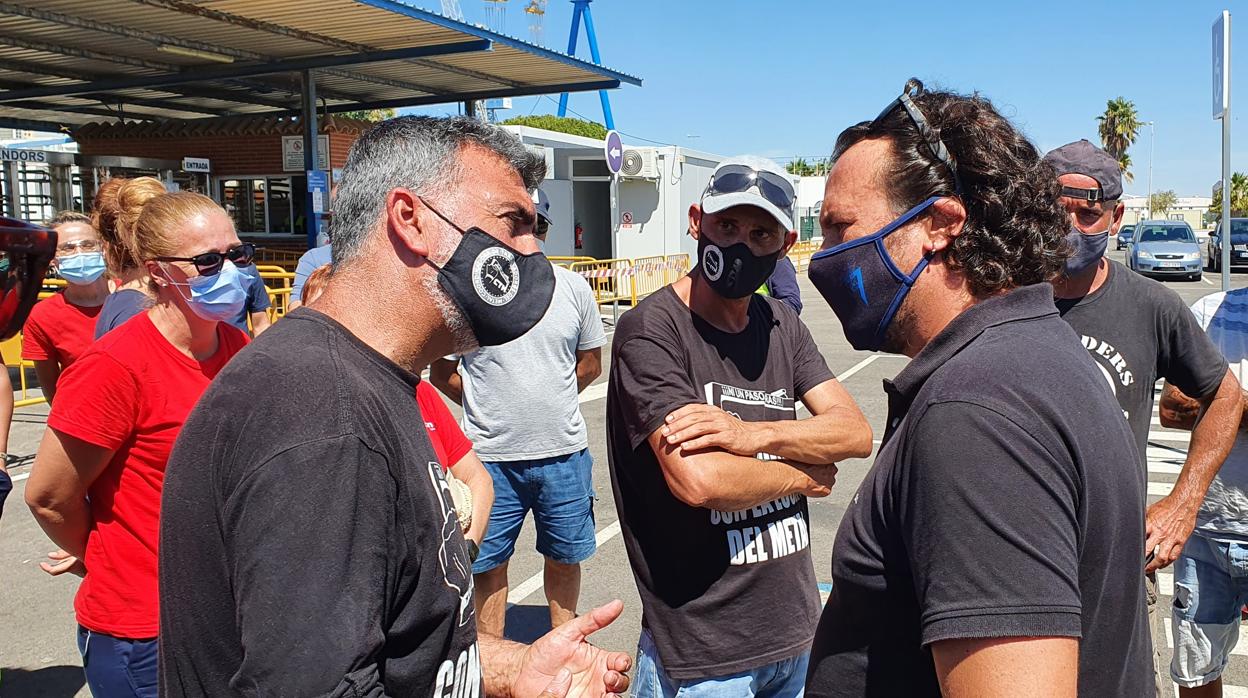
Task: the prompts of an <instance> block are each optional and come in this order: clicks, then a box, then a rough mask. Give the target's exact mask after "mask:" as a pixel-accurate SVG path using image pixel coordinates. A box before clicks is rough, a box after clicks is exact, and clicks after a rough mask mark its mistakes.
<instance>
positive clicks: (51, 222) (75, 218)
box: [43, 211, 95, 228]
mask: <svg viewBox="0 0 1248 698" xmlns="http://www.w3.org/2000/svg"><path fill="white" fill-rule="evenodd" d="M66 223H88V224H90V223H91V216H88V215H87V214H85V213H79V212H77V211H57V212H56V215H55V216H52V217H51V218H49V219H48V220H46V221H44V222H43V227H45V228H55V227H56V226H58V225H65V224H66ZM92 227H95V226H94V225H92Z"/></svg>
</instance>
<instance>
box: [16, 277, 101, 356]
mask: <svg viewBox="0 0 1248 698" xmlns="http://www.w3.org/2000/svg"><path fill="white" fill-rule="evenodd" d="M103 307H104V306H102V305H97V306H95V307H94V308H88V307H84V306H81V305H74V304H73V303H70V302H69V301H67V300H65V294H64V293H58V294H56V295H55V296H51V297H49V298H44V299H43V300H41V301H39V302H38V303H36V304H35V307H33V308H31V309H30V317H28V318H26V326H25V327H23V328H22V358H23V359H26V360H27V361H43V360H46V359H52V360H53V361H55V362H57V363H58V364H60V366H61V368H62V369H65V368H68V367H69V365H70V364H72V363H74V362H75V361H77V360H78V357H79V356H82V353H83V352H84V351H86V350H87V347H89V346H91V342H93V341H95V318H96V317H97V316H98V315H99V314H100V309H101V308H103Z"/></svg>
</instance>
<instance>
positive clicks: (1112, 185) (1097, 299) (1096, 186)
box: [1044, 140, 1243, 696]
mask: <svg viewBox="0 0 1248 698" xmlns="http://www.w3.org/2000/svg"><path fill="white" fill-rule="evenodd" d="M1044 160H1045V162H1047V163H1049V164H1050V165H1052V166H1053V169H1054V170H1055V174H1056V175H1057V181H1058V183H1059V184H1060V185H1061V193H1060V194H1061V199H1060V201H1061V204H1062V206H1063V207H1064V208H1065V210H1066V211H1067V213H1068V214H1069V216H1070V225H1069V230H1070V232H1069V233H1068V235H1067V239H1068V241H1069V245H1070V248H1071V255H1070V258H1069V259H1067V260H1066V264H1065V268H1064V269H1063V271H1062V274H1061V275H1060V276H1058V277H1057V278H1056V279H1055V280H1054V282H1053V287H1054V289H1055V291H1056V294H1057V307H1058V310H1059V311H1060V312H1061V314H1062V317H1063V318H1065V319H1066V321H1067V322H1069V323H1070V325H1071V326H1072V327H1074V328H1075V331H1076V332H1078V333H1079V335H1080V338H1081V339H1082V341H1083V346H1084V347H1085V348H1086V349H1087V350H1088V352H1089V353H1090V354H1091V355H1092V358H1093V359H1094V360H1095V361H1096V364H1097V366H1098V367H1099V368H1100V369H1101V374H1102V375H1103V378H1102V379H1101V381H1098V383H1101V382H1107V383H1108V385H1109V388H1110V390H1111V391H1112V392H1113V394H1114V396H1115V397H1116V398H1117V400H1118V406H1119V407H1121V408H1122V414H1123V416H1124V417H1126V420H1127V423H1128V424H1130V426H1131V431H1132V432H1133V433H1134V435H1135V445H1136V448H1137V449H1138V452H1139V453H1138V460H1137V463H1138V466H1137V467H1139V469H1140V472H1141V474H1143V475H1144V476H1145V478H1147V473H1146V460H1145V453H1146V452H1147V449H1148V430H1149V424H1150V423H1151V421H1152V413H1153V388H1154V385H1155V384H1156V383H1157V381H1158V380H1160V379H1162V378H1164V379H1165V380H1166V381H1167V384H1169V385H1171V386H1175V387H1177V388H1178V389H1179V390H1181V391H1182V392H1183V393H1184V394H1186V395H1190V396H1192V397H1193V398H1195V399H1196V402H1197V403H1199V404H1198V405H1196V407H1197V412H1198V414H1200V415H1202V416H1201V417H1200V418H1199V419H1198V420H1194V424H1195V428H1194V429H1192V440H1191V446H1190V447H1189V449H1188V452H1187V458H1186V460H1185V462H1184V463H1183V469H1182V470H1181V471H1180V473H1179V477H1178V479H1177V480H1176V481H1175V483H1174V489H1173V490H1172V491H1171V492H1170V494H1168V495H1166V496H1165V497H1162V498H1161V499H1160V500H1159V501H1157V502H1156V503H1154V504H1153V505H1152V506H1150V507H1148V509H1147V515H1146V517H1145V532H1146V536H1147V538H1146V541H1145V543H1144V554H1145V555H1146V556H1147V558H1148V562H1147V565H1146V571H1147V575H1146V587H1147V593H1148V611H1149V618H1150V623H1149V625H1150V627H1151V628H1152V631H1153V646H1154V682H1155V684H1156V693H1157V695H1158V696H1160V695H1162V693H1163V685H1162V684H1163V682H1162V678H1161V676H1162V674H1161V670H1162V667H1165V666H1166V660H1165V659H1163V658H1162V657H1161V656H1160V653H1161V651H1162V650H1164V649H1165V645H1166V643H1165V639H1164V638H1165V634H1164V633H1163V632H1162V631H1161V629H1159V628H1158V627H1157V623H1156V621H1155V616H1156V612H1155V611H1156V605H1157V577H1156V571H1157V570H1158V569H1161V568H1163V567H1166V566H1167V565H1169V564H1170V563H1172V562H1174V561H1175V559H1176V558H1178V556H1179V553H1180V552H1181V551H1182V550H1183V545H1184V544H1185V543H1186V542H1187V539H1188V536H1190V535H1191V534H1192V530H1193V529H1194V528H1195V527H1196V515H1197V513H1198V512H1199V511H1200V505H1201V502H1203V501H1204V498H1205V492H1207V491H1208V490H1209V484H1210V483H1211V482H1212V481H1213V478H1214V476H1215V475H1217V473H1218V469H1219V468H1221V467H1222V462H1223V461H1224V460H1226V457H1227V454H1229V453H1230V452H1231V447H1232V446H1233V445H1234V444H1235V434H1236V432H1237V431H1238V428H1239V419H1240V415H1241V414H1242V412H1243V404H1242V398H1241V391H1240V387H1239V381H1238V380H1236V378H1235V375H1234V374H1233V373H1231V371H1230V369H1229V367H1228V366H1227V361H1226V359H1225V358H1224V357H1223V356H1222V353H1221V352H1220V351H1218V348H1217V347H1216V346H1215V345H1214V344H1213V342H1212V341H1211V340H1210V339H1209V337H1208V336H1207V335H1206V334H1205V333H1204V331H1203V330H1202V329H1201V327H1200V324H1199V323H1198V322H1197V321H1196V318H1195V317H1194V316H1193V315H1192V313H1191V312H1190V311H1189V310H1188V308H1187V305H1186V304H1185V303H1184V302H1183V299H1182V298H1180V297H1179V294H1177V293H1175V292H1174V291H1172V290H1170V289H1168V288H1166V287H1165V286H1163V285H1162V284H1160V283H1158V282H1157V281H1153V280H1152V279H1146V278H1144V277H1143V276H1141V275H1139V274H1133V273H1131V271H1129V270H1128V269H1127V268H1126V267H1124V266H1123V265H1121V264H1119V263H1117V262H1112V261H1110V260H1109V259H1107V258H1106V257H1105V249H1106V247H1107V245H1108V243H1109V238H1110V237H1111V236H1113V235H1115V234H1117V232H1118V226H1119V225H1121V224H1122V214H1123V210H1124V206H1123V204H1122V202H1121V201H1119V197H1120V196H1121V195H1122V175H1121V172H1120V168H1119V167H1118V161H1117V160H1116V159H1114V158H1113V157H1112V156H1111V155H1110V154H1109V153H1107V152H1105V151H1104V150H1101V149H1100V148H1098V147H1096V146H1095V145H1092V144H1091V143H1089V142H1088V141H1086V140H1080V141H1075V142H1074V143H1068V144H1066V145H1064V146H1062V147H1060V148H1057V149H1055V150H1053V151H1051V152H1049V154H1048V155H1045V156H1044ZM1164 407H1165V405H1164V403H1163V411H1164ZM1188 428H1191V425H1189V426H1188ZM1177 676H1178V675H1177V674H1176V677H1177ZM1180 678H1182V679H1184V681H1186V680H1188V679H1191V678H1192V677H1180Z"/></svg>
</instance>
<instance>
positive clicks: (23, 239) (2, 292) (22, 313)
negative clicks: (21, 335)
mask: <svg viewBox="0 0 1248 698" xmlns="http://www.w3.org/2000/svg"><path fill="white" fill-rule="evenodd" d="M54 256H56V231H54V230H49V229H47V228H41V227H39V226H36V225H31V224H30V223H27V222H25V221H19V220H14V219H12V218H0V339H8V338H9V337H12V336H13V335H15V334H17V333H18V332H19V331H21V329H22V325H23V324H25V322H26V316H27V315H28V314H29V313H30V308H31V306H33V305H34V304H35V301H37V300H38V299H39V289H40V288H41V287H42V286H43V275H44V274H45V273H46V272H47V271H48V264H49V263H50V262H51V261H52V258H53V257H54Z"/></svg>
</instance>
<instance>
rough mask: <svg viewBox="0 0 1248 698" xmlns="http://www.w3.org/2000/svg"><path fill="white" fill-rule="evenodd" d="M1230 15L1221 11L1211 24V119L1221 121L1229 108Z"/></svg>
mask: <svg viewBox="0 0 1248 698" xmlns="http://www.w3.org/2000/svg"><path fill="white" fill-rule="evenodd" d="M1230 46H1231V13H1230V12H1228V11H1226V10H1222V14H1220V15H1218V19H1217V20H1216V21H1215V22H1214V23H1213V118H1215V119H1221V118H1222V115H1223V114H1225V113H1226V108H1227V107H1228V106H1230V105H1229V104H1228V102H1230V92H1231V76H1230V67H1231V66H1230V60H1229V59H1230V56H1229V55H1228V54H1229V53H1230V50H1229V49H1230Z"/></svg>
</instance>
